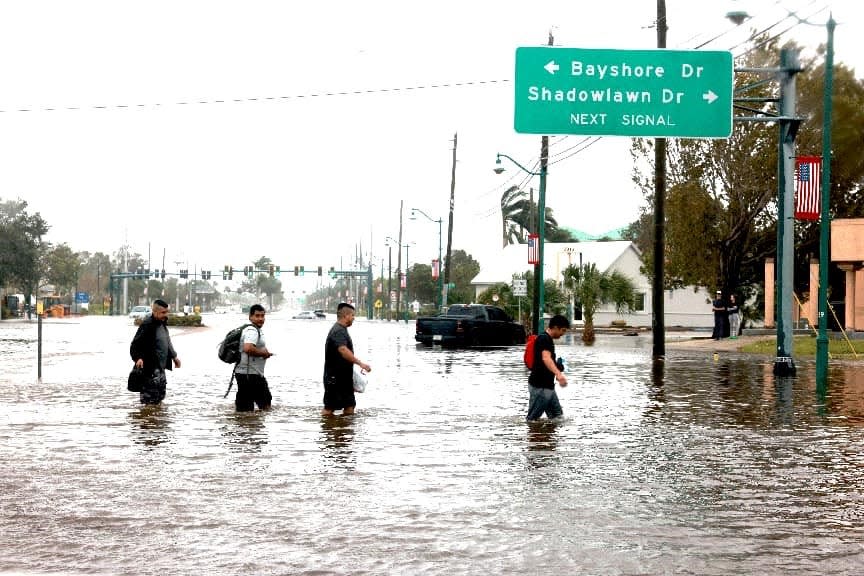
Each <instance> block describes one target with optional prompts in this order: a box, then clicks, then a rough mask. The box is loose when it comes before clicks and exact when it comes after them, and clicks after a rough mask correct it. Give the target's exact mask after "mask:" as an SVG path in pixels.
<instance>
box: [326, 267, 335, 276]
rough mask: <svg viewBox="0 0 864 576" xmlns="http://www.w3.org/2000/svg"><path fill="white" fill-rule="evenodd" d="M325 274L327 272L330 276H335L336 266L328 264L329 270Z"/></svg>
mask: <svg viewBox="0 0 864 576" xmlns="http://www.w3.org/2000/svg"><path fill="white" fill-rule="evenodd" d="M327 274H329V275H330V277H331V278H335V277H336V267H335V266H330V271H329V272H327Z"/></svg>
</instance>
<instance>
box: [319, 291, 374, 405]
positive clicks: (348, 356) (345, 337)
mask: <svg viewBox="0 0 864 576" xmlns="http://www.w3.org/2000/svg"><path fill="white" fill-rule="evenodd" d="M353 323H354V306H352V305H351V304H348V303H346V302H342V303H341V304H339V306H338V307H337V308H336V323H335V324H333V327H332V328H330V333H329V334H327V341H326V342H325V343H324V408H323V409H322V410H321V415H322V416H332V415H333V412H334V411H335V410H342V414H344V415H345V416H348V415H350V414H353V413H354V408H355V406H356V405H357V400H356V399H355V398H354V383H353V382H354V364H357V365H358V366H360V368H362V369H363V370H365V371H366V372H369V371H371V370H372V368H371V367H370V366H369V365H368V364H366V363H365V362H363V361H362V360H360V359H359V358H357V357H356V356H355V355H354V343H353V342H352V341H351V335H350V334H348V327H349V326H351V324H353Z"/></svg>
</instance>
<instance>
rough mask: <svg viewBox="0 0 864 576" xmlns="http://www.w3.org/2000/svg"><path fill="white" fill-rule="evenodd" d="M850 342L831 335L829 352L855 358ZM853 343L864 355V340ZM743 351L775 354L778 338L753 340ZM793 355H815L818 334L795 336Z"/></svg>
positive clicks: (836, 355) (793, 339)
mask: <svg viewBox="0 0 864 576" xmlns="http://www.w3.org/2000/svg"><path fill="white" fill-rule="evenodd" d="M849 344H850V343H849V342H847V341H846V340H845V339H840V340H837V339H835V338H830V337H829V339H828V354H830V355H831V357H833V358H854V357H855V354H853V353H852V348H850V347H849ZM851 344H852V346H853V347H854V348H855V352H856V353H857V354H858V355H859V356H864V340H851ZM741 351H742V352H749V353H752V354H775V353H776V352H777V339H776V338H765V339H764V340H758V341H756V342H751V343H750V344H746V345H744V346H742V347H741ZM792 355H793V356H814V357H815V356H816V336H794V337H793V338H792ZM862 360H864V358H862Z"/></svg>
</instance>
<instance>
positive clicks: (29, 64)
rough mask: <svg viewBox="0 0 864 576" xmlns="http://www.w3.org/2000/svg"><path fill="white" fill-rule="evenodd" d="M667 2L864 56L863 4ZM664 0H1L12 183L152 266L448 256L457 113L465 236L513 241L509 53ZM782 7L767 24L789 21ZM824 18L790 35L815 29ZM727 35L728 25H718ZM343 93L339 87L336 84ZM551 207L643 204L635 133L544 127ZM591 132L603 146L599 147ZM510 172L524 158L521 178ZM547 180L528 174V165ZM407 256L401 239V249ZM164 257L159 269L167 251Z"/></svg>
mask: <svg viewBox="0 0 864 576" xmlns="http://www.w3.org/2000/svg"><path fill="white" fill-rule="evenodd" d="M733 4H735V3H734V2H725V3H724V2H709V1H702V0H668V2H667V10H668V21H669V33H668V47H669V48H679V49H695V48H697V47H703V46H702V45H703V44H704V43H705V42H707V41H709V40H711V39H714V40H713V41H711V42H710V43H708V44H707V45H705V46H704V49H714V50H730V49H731V50H732V52H733V54H737V53H740V52H741V47H740V42H741V41H742V39H743V38H744V37H745V36H746V34H747V33H748V31H749V29H750V27H751V26H753V27H757V28H762V27H765V26H767V25H769V24H771V23H773V22H776V21H778V20H779V19H780V18H782V16H783V15H784V14H785V12H784V10H783V8H782V7H783V6H785V7H788V8H790V9H794V10H798V11H799V14H801V15H802V16H807V17H811V18H812V20H813V22H815V23H817V24H822V23H824V22H825V20H826V19H827V10H825V9H824V8H825V7H826V6H829V5H830V6H832V8H833V12H834V16H835V18H836V19H837V20H838V22H839V23H840V25H839V26H838V28H837V31H836V45H835V49H836V57H835V61H837V62H841V63H845V64H848V65H852V66H856V67H857V69H858V75H859V76H861V73H862V71H864V62H862V58H864V46H862V38H864V26H862V18H861V17H862V8H860V7H859V6H860V3H859V2H854V1H852V0H846V1H834V2H825V1H813V0H788V1H783V2H780V3H779V5H778V3H777V2H775V0H752V1H750V2H743V1H739V2H738V3H737V4H740V5H743V6H746V7H747V9H748V10H749V11H750V12H751V13H752V14H753V15H754V16H755V18H754V20H753V21H752V23H751V24H749V25H748V24H745V25H744V26H743V27H741V28H737V29H736V28H734V27H733V26H732V25H731V24H730V23H729V22H728V21H727V20H726V19H725V18H724V15H725V12H726V11H727V10H728V9H729V8H730V7H731V6H732V5H733ZM655 10H656V2H654V1H653V0H651V1H649V0H639V1H637V0H607V1H605V2H578V1H574V0H561V1H557V0H535V1H533V2H524V1H511V0H499V1H495V2H492V1H489V2H486V1H470V2H469V1H465V0H460V1H456V0H440V1H438V2H404V1H401V2H399V1H386V2H384V1H377V0H370V1H368V2H362V3H361V2H348V1H342V0H336V1H331V2H286V1H258V2H255V1H244V2H226V1H219V0H206V1H203V0H202V1H178V0H173V1H170V2H165V1H155V2H146V3H145V2H123V1H94V2H87V1H82V2H66V1H53V2H49V1H46V2H39V1H31V2H16V3H12V2H7V3H4V6H3V11H2V16H0V52H2V54H4V56H3V58H2V59H0V77H2V78H3V90H2V91H0V110H2V111H3V112H2V114H0V122H2V130H0V154H2V158H3V163H2V164H3V168H2V170H0V191H2V192H0V196H2V197H3V198H6V199H12V198H23V199H25V200H27V202H28V203H29V205H30V210H31V211H32V212H36V211H38V212H41V213H42V215H43V217H44V218H46V220H47V221H48V223H49V224H50V225H51V227H52V229H51V232H50V234H49V237H48V239H49V240H50V241H52V242H55V243H59V242H66V243H67V244H69V245H70V246H71V247H72V248H73V249H75V250H88V251H91V252H94V251H103V252H111V253H113V252H115V251H116V250H117V249H118V248H119V247H120V246H122V245H123V244H128V245H129V246H130V247H131V249H132V250H133V251H137V252H140V253H142V254H145V255H146V253H147V250H148V246H149V249H150V252H151V254H152V256H153V260H154V266H153V267H157V268H158V267H160V266H159V265H158V261H159V260H161V254H162V252H163V249H164V250H165V252H166V254H167V258H166V259H167V261H168V262H169V263H170V262H173V261H175V260H185V261H188V262H189V263H190V265H194V266H197V267H198V269H202V268H203V269H212V270H214V271H218V270H221V268H222V266H223V265H224V264H228V263H230V264H233V265H234V266H235V267H242V266H243V265H244V264H247V263H248V262H249V261H250V260H252V259H254V258H257V257H260V256H262V255H267V256H270V257H271V258H273V259H274V260H275V261H276V263H278V264H280V265H281V266H282V268H283V269H288V268H291V267H293V266H294V265H300V264H302V265H305V266H306V267H307V268H310V267H314V266H317V265H322V266H324V267H325V269H326V268H327V267H329V266H339V264H340V259H341V260H342V261H343V262H345V263H347V262H348V261H349V260H350V259H351V258H352V257H353V254H354V251H355V245H357V244H358V243H361V242H362V246H363V251H364V252H365V253H366V254H367V255H368V254H369V253H370V252H371V255H372V257H373V259H374V261H375V263H376V267H377V266H378V265H379V264H380V260H381V259H382V258H385V259H386V256H387V252H386V248H385V247H384V238H385V237H386V236H388V235H389V236H394V237H395V236H396V235H397V234H398V232H399V203H400V200H401V201H404V206H405V214H404V216H405V220H404V223H403V224H404V232H403V234H404V239H405V241H406V242H415V245H414V246H413V247H412V248H411V250H410V254H409V257H410V260H411V261H412V262H413V261H416V260H417V259H420V260H423V261H424V262H429V261H430V260H431V259H432V258H433V257H435V256H437V251H438V235H437V225H435V224H432V223H428V222H425V221H422V220H421V221H411V220H408V215H409V213H410V208H412V207H416V208H420V209H422V210H424V211H425V212H427V213H428V214H429V215H430V216H432V217H433V218H437V217H439V216H440V217H442V218H443V219H444V226H443V231H444V236H445V238H444V244H445V247H446V233H447V231H446V230H447V226H446V219H447V210H448V204H449V195H450V168H451V157H452V146H453V143H452V138H453V134H454V133H456V132H458V134H459V142H458V163H457V170H456V197H455V210H456V212H455V221H454V234H453V237H454V241H453V244H454V248H458V249H465V250H467V251H468V252H469V253H471V254H473V255H474V256H475V258H477V259H479V260H481V262H482V260H483V259H484V258H491V257H494V254H495V252H496V250H497V249H498V248H499V247H500V228H501V219H500V218H501V217H500V210H499V202H500V197H501V193H502V192H503V190H504V189H505V188H506V187H507V186H508V185H511V184H514V183H522V182H523V180H524V179H523V178H522V176H521V175H519V174H518V173H517V172H518V171H516V170H510V171H509V172H508V173H505V175H503V176H496V175H495V174H493V172H492V170H491V168H492V164H493V162H494V158H495V153H496V152H503V153H507V154H509V155H511V156H513V157H514V158H517V159H519V160H520V161H521V162H523V163H524V164H525V165H528V166H530V165H533V162H535V161H536V159H537V157H538V155H539V143H540V138H539V136H531V135H524V134H517V133H515V131H514V130H513V105H514V102H513V74H514V55H515V50H516V48H517V47H519V46H538V45H544V44H545V43H546V39H547V35H548V33H549V31H550V30H551V31H552V33H553V34H554V37H555V45H556V46H563V47H581V48H622V49H636V48H641V49H650V48H652V47H653V46H655V43H656V34H655V30H654V28H653V23H654V19H655ZM791 25H792V23H791V22H790V21H786V22H785V23H784V24H781V25H780V26H778V27H777V28H776V30H777V31H780V30H785V29H786V28H789V27H790V26H791ZM825 34H826V33H825V28H824V26H822V27H816V26H814V27H807V26H798V27H795V28H794V29H793V30H792V31H790V32H788V33H787V36H793V37H795V38H796V39H798V40H799V41H800V42H802V43H805V44H806V45H807V46H810V47H815V46H816V45H817V44H818V43H819V42H824V39H825ZM715 38H716V39H715ZM337 93H345V94H337ZM550 142H551V143H552V144H551V146H552V147H551V151H550V153H551V155H552V161H553V162H555V163H554V164H553V165H551V166H550V170H549V180H548V193H547V205H548V206H550V207H552V208H554V210H555V215H556V217H557V219H558V222H559V223H560V224H562V225H565V226H569V227H573V228H577V229H580V230H584V231H587V232H590V233H601V232H604V231H607V230H609V229H612V228H616V227H619V226H623V225H626V224H628V223H629V222H631V221H632V220H633V219H635V217H636V216H637V214H638V208H639V206H640V205H641V204H642V202H643V200H642V196H641V194H640V192H639V191H638V190H635V189H634V187H633V185H632V183H631V180H630V177H631V172H632V162H631V160H630V157H629V154H628V147H629V139H628V138H623V137H604V138H600V139H593V138H592V139H586V138H584V137H580V136H569V137H563V136H552V137H550ZM586 144H590V146H588V147H587V148H586V147H585V145H586ZM508 175H509V176H510V177H509V178H508ZM531 185H533V186H534V187H535V188H536V186H537V182H536V181H534V182H533V183H531V182H529V183H527V184H526V186H531ZM394 259H395V255H394ZM173 267H174V265H173V264H169V270H170V269H171V268H173Z"/></svg>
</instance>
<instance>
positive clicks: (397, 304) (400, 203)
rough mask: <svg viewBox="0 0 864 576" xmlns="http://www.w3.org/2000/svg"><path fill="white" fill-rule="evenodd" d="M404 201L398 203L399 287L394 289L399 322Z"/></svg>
mask: <svg viewBox="0 0 864 576" xmlns="http://www.w3.org/2000/svg"><path fill="white" fill-rule="evenodd" d="M403 204H404V200H400V201H399V240H398V241H397V242H396V243H397V244H399V253H398V254H397V255H396V276H398V278H399V286H398V287H397V289H396V321H397V322H398V321H399V311H400V310H401V303H402V205H403Z"/></svg>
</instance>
